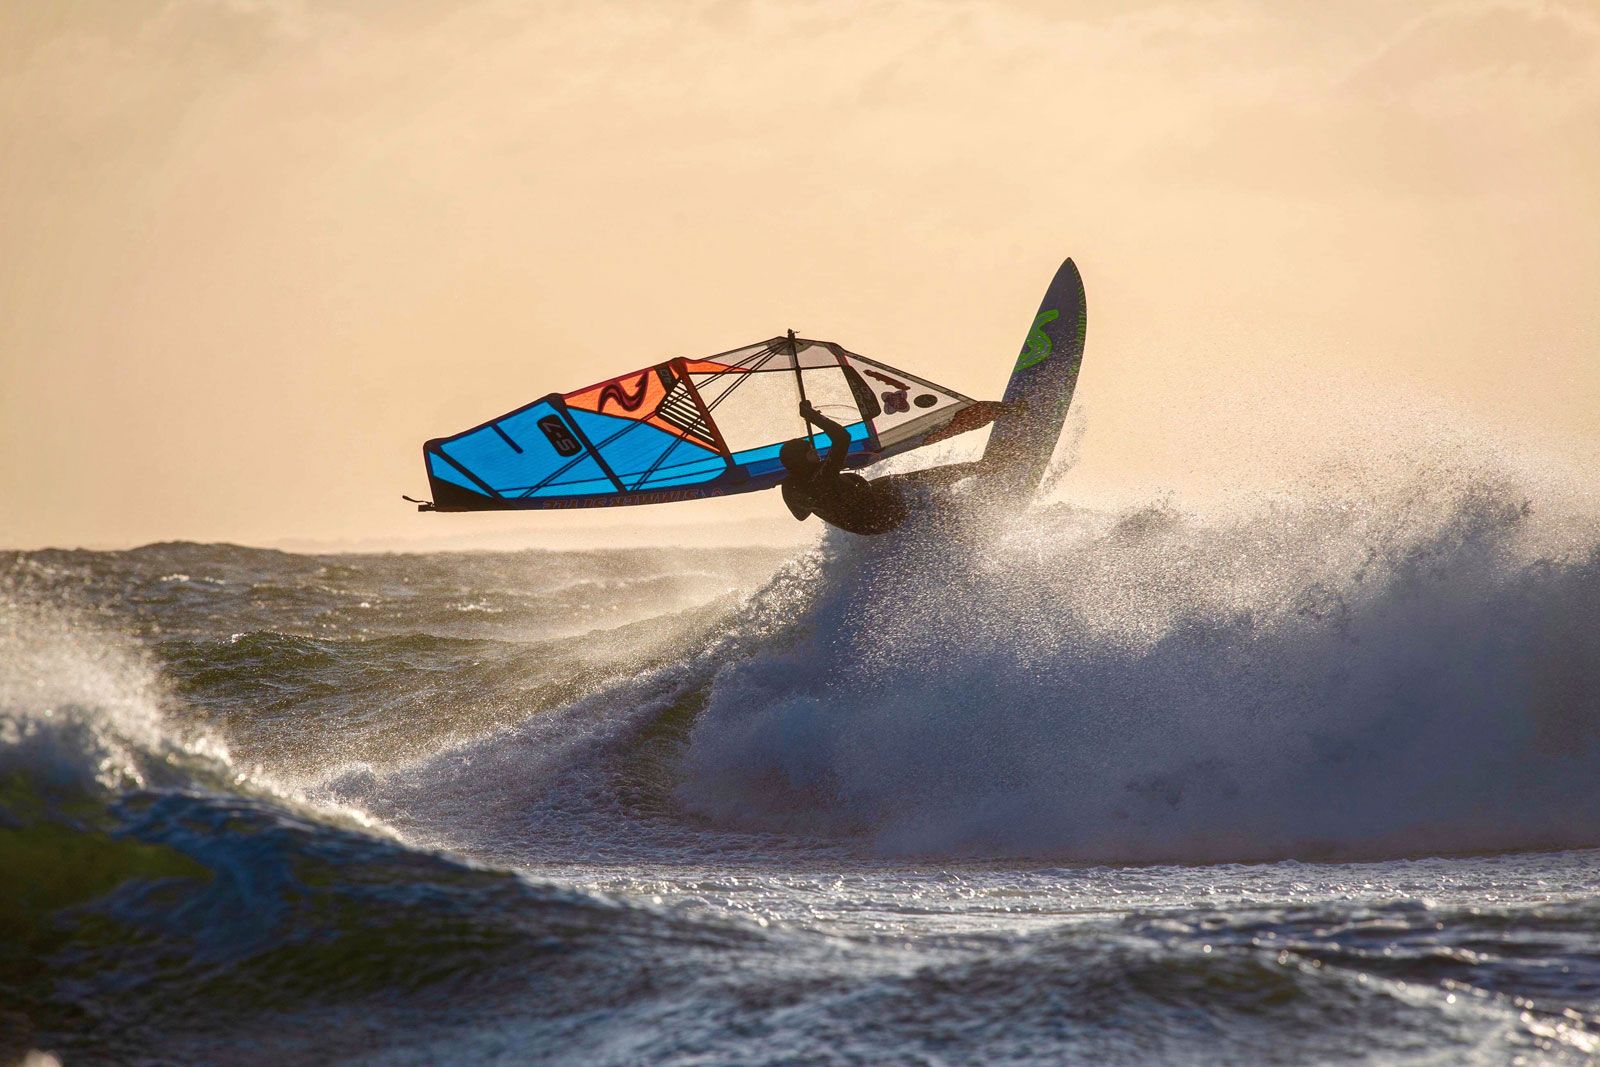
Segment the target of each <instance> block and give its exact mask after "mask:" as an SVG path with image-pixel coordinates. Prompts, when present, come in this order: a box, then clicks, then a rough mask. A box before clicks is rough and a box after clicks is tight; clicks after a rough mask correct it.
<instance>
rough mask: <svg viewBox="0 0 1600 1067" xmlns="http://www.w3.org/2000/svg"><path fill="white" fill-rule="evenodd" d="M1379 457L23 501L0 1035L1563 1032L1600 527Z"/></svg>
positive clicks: (793, 1044) (60, 1044) (1516, 1049)
mask: <svg viewBox="0 0 1600 1067" xmlns="http://www.w3.org/2000/svg"><path fill="white" fill-rule="evenodd" d="M1379 504H1381V506H1379ZM1379 504H1374V505H1373V506H1369V507H1361V508H1352V507H1350V506H1348V502H1343V503H1328V502H1323V503H1318V504H1302V505H1299V506H1296V507H1292V508H1291V507H1283V506H1274V507H1271V508H1266V509H1263V510H1259V511H1256V512H1253V513H1252V514H1251V515H1249V516H1246V517H1243V518H1237V517H1236V518H1234V519H1226V520H1218V519H1209V520H1207V519H1202V518H1200V517H1198V516H1194V515H1185V514H1181V513H1177V512H1174V511H1172V510H1170V509H1165V508H1153V509H1145V510H1139V511H1132V512H1127V513H1122V514H1089V513H1084V512H1075V511H1068V510H1064V509H1058V510H1055V511H1048V510H1047V511H1044V512H1041V513H1038V514H1036V515H1035V516H1033V517H1031V518H1029V519H1028V520H1027V521H1026V522H1024V523H1015V524H1012V525H1009V526H1007V527H1005V528H1003V529H971V530H967V531H965V532H964V533H963V534H962V536H961V537H959V538H955V539H951V538H950V537H948V536H945V535H941V536H939V537H929V536H920V535H916V534H912V535H908V536H904V537H897V538H885V539H882V540H879V541H874V542H863V541H850V540H847V539H841V540H837V541H834V540H827V541H825V542H824V543H823V545H822V546H821V547H820V548H818V549H815V550H810V551H807V552H803V553H798V554H794V553H781V552H776V551H770V550H758V549H752V550H747V551H732V552H730V551H718V552H715V553H700V552H695V551H692V550H688V549H684V550H676V549H674V550H665V549H664V550H659V551H639V550H629V551H615V552H608V551H595V552H586V553H543V552H526V553H505V554H478V553H474V554H468V553H463V554H431V555H389V556H382V555H360V556H355V555H348V556H306V555H292V554H285V553H279V552H270V551H263V550H256V549H247V548H239V547H233V546H210V545H192V544H171V545H156V546H149V547H146V548H141V549H136V550H133V551H128V552H113V553H94V552H66V551H45V552H31V553H14V554H9V555H4V556H0V576H3V577H0V1061H8V1060H18V1059H21V1058H22V1057H23V1056H25V1055H28V1054H30V1053H31V1054H34V1062H36V1063H47V1062H50V1059H49V1058H54V1059H55V1060H56V1061H58V1062H60V1063H62V1064H68V1065H74V1064H101V1063H104V1064H121V1063H127V1064H157V1063H159V1064H168V1063H179V1064H190V1063H193V1064H211V1063H222V1064H253V1063H290V1062H316V1063H372V1064H409V1063H419V1064H420V1063H430V1064H431V1063H438V1062H448V1063H506V1064H510V1063H519V1064H520V1063H532V1062H554V1063H565V1062H573V1063H584V1064H590V1065H599V1064H633V1063H682V1064H691V1063H692V1064H717V1063H728V1064H752V1063H755V1064H760V1063H773V1064H777V1063H917V1064H965V1063H972V1062H990V1063H1060V1062H1064V1061H1065V1062H1089V1063H1151V1062H1161V1063H1201V1064H1210V1063H1217V1064H1225V1063H1293V1064H1301V1063H1349V1062H1368V1063H1407V1064H1409V1063H1417V1064H1423V1063H1427V1064H1439V1063H1451V1064H1453V1063H1462V1062H1474V1063H1493V1064H1501V1063H1508V1062H1513V1061H1517V1060H1520V1062H1526V1063H1544V1062H1550V1063H1566V1062H1570V1063H1587V1062H1592V1061H1593V1059H1594V1058H1595V1056H1596V1055H1597V1054H1600V1039H1597V1037H1596V1027H1597V1025H1600V903H1597V902H1596V898H1595V893H1596V889H1597V888H1600V863H1597V860H1600V854H1597V853H1595V852H1591V851H1586V849H1588V848H1592V847H1594V846H1597V845H1600V637H1597V635H1600V626H1597V625H1596V623H1600V556H1597V555H1596V551H1595V548H1594V543H1593V542H1594V538H1592V536H1591V535H1590V534H1587V533H1585V532H1584V530H1585V529H1586V528H1585V527H1583V526H1582V525H1581V524H1579V525H1578V526H1573V525H1571V524H1561V523H1553V522H1549V521H1546V520H1545V519H1544V518H1542V516H1541V514H1540V512H1539V511H1538V509H1534V508H1530V507H1529V506H1528V502H1527V501H1526V500H1525V499H1523V498H1522V497H1521V496H1519V495H1518V494H1516V493H1513V492H1510V491H1509V490H1507V489H1506V488H1505V486H1503V485H1497V484H1487V483H1470V482H1469V483H1464V484H1460V485H1455V486H1453V487H1451V488H1449V489H1448V490H1439V491H1431V492H1428V493H1422V494H1412V495H1410V496H1403V497H1401V498H1399V499H1397V500H1396V499H1391V500H1388V501H1386V502H1379ZM946 533H947V532H946ZM791 555H792V556H793V558H790V557H791Z"/></svg>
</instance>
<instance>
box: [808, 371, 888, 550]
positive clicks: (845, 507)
mask: <svg viewBox="0 0 1600 1067" xmlns="http://www.w3.org/2000/svg"><path fill="white" fill-rule="evenodd" d="M800 416H801V418H803V419H805V420H806V422H808V423H810V424H812V425H813V426H816V427H817V428H819V429H821V430H823V431H825V432H826V433H827V435H828V457H827V458H826V459H823V458H821V457H819V456H818V455H817V450H816V449H815V448H812V447H811V441H810V439H809V438H803V437H802V438H797V439H795V440H793V441H788V442H786V443H785V444H784V446H783V447H782V448H781V449H779V450H778V460H779V462H781V463H782V464H783V467H784V470H786V471H788V472H789V475H788V477H787V478H785V479H784V481H783V502H784V503H785V504H787V505H789V510H790V511H791V512H793V513H794V517H795V518H797V519H801V520H804V519H805V518H806V517H807V516H808V515H815V516H816V517H817V518H819V519H821V520H823V521H824V522H826V523H829V524H831V525H834V526H837V527H839V529H841V530H847V531H849V532H850V533H853V534H866V535H871V534H881V533H888V532H889V531H890V530H892V529H894V528H895V527H896V526H899V525H900V524H901V523H902V522H905V521H906V515H907V508H906V502H905V500H904V499H903V498H902V497H901V495H900V493H899V491H898V489H897V488H896V486H895V485H893V484H890V483H887V482H884V481H877V482H869V481H867V480H866V479H865V478H863V477H861V475H859V474H854V473H851V472H848V471H846V470H845V469H844V460H845V453H846V452H847V451H848V450H849V448H850V435H849V434H848V433H846V432H845V429H844V427H843V426H840V425H839V424H838V423H837V422H834V421H833V420H832V419H830V418H828V417H827V416H826V415H824V414H822V413H821V412H820V411H818V410H817V409H816V408H814V407H812V406H811V404H810V403H809V402H808V401H804V400H802V401H801V402H800Z"/></svg>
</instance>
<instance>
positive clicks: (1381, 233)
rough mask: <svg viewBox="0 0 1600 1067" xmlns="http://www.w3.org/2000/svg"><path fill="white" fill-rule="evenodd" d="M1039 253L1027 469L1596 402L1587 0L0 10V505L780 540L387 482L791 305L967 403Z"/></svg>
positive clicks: (5, 511)
mask: <svg viewBox="0 0 1600 1067" xmlns="http://www.w3.org/2000/svg"><path fill="white" fill-rule="evenodd" d="M1065 255H1072V256H1073V257H1074V258H1075V259H1076V260H1077V262H1078V264H1079V266H1080V268H1081V269H1082V271H1083V274H1084V278H1085V281H1086V284H1087V288H1088V293H1089V303H1090V322H1089V347H1088V355H1087V357H1086V362H1085V370H1084V374H1083V379H1082V383H1081V386H1080V391H1079V401H1080V403H1081V406H1082V416H1081V417H1082V418H1083V419H1084V424H1083V425H1084V428H1085V432H1086V435H1085V437H1084V439H1083V452H1082V463H1081V465H1080V467H1079V468H1078V469H1077V470H1075V471H1074V472H1073V474H1072V475H1071V476H1070V477H1069V478H1068V480H1067V481H1066V482H1065V483H1064V484H1063V487H1062V491H1063V492H1064V493H1066V494H1067V495H1068V496H1071V495H1073V494H1074V493H1075V492H1081V493H1083V494H1084V495H1086V496H1087V495H1092V494H1093V493H1095V492H1114V491H1123V492H1131V493H1134V494H1136V495H1137V494H1139V493H1144V494H1146V495H1152V494H1156V493H1159V492H1165V491H1174V492H1183V491H1187V490H1189V489H1192V488H1195V487H1203V486H1205V485H1208V484H1212V485H1214V484H1234V483H1236V482H1237V483H1239V484H1243V483H1245V482H1248V481H1250V480H1251V479H1256V480H1259V481H1268V482H1270V481H1271V480H1272V479H1273V478H1276V477H1281V476H1282V470H1283V469H1285V468H1284V464H1285V462H1286V460H1285V457H1286V456H1289V455H1291V454H1294V453H1297V452H1316V451H1318V450H1319V449H1321V448H1323V447H1324V446H1326V445H1327V442H1328V441H1330V440H1333V439H1336V438H1338V436H1339V434H1338V426H1337V425H1335V424H1337V423H1338V422H1339V421H1340V419H1341V416H1340V414H1339V413H1340V412H1341V411H1346V410H1348V411H1357V410H1363V409H1367V408H1370V409H1372V410H1377V411H1386V412H1387V413H1388V415H1387V417H1390V418H1391V420H1393V419H1396V418H1398V419H1401V420H1403V419H1404V417H1405V413H1406V412H1407V411H1408V410H1409V409H1410V407H1411V406H1412V405H1417V404H1425V405H1439V406H1442V407H1444V408H1447V409H1449V410H1451V411H1457V412H1460V413H1461V415H1462V418H1463V419H1465V420H1467V421H1468V422H1469V423H1471V422H1473V421H1474V420H1481V422H1482V425H1484V426H1485V427H1488V426H1506V427H1511V428H1513V429H1515V428H1534V429H1537V431H1538V432H1539V433H1541V434H1547V435H1556V436H1566V437H1570V438H1572V439H1575V440H1580V441H1589V442H1592V441H1594V440H1595V439H1596V438H1597V437H1600V5H1596V4H1595V3H1593V2H1592V0H1571V2H1561V0H1446V2H1439V3H1421V2H1384V3H1380V2H1374V0H1346V2H1340V3H1333V4H1330V3H1325V2H1321V0H1318V2H1303V3H1302V2H1285V0H1276V2H1262V3H1247V2H1233V0H1227V2H1215V3H1212V2H1186V3H1128V4H1111V3H1088V2H1071V0H1061V2H1052V0H886V2H861V0H854V2H836V0H814V2H779V0H711V2H683V3H654V4H646V3H641V2H636V0H635V2H627V3H617V2H605V0H584V2H572V3H561V4H549V3H513V2H494V3H487V2H484V3H475V2H461V0H402V2H395V3H385V4H374V3H367V2H364V0H345V2H327V3H296V2H288V0H164V2H146V0H102V2H91V0H77V2H67V0H60V2H55V0H17V2H13V3H7V4H4V5H0V454H3V457H4V459H3V461H0V546H22V547H28V546H38V545H46V544H49V545H79V544H88V545H108V546H115V545H126V544H133V543H139V542H143V541H149V540H156V539H172V538H183V539H193V540H233V541H242V542H247V543H256V544H273V543H284V542H303V541H306V540H328V541H336V540H351V541H359V542H361V543H385V542H399V541H403V540H404V539H408V538H431V539H434V540H435V541H437V542H441V543H449V541H450V539H452V538H454V537H457V536H459V537H460V538H461V540H462V542H463V543H466V542H467V541H469V540H470V539H471V538H474V537H481V536H483V535H484V534H486V533H491V532H498V533H502V534H508V535H509V534H513V533H516V532H519V531H520V532H534V533H551V534H555V533H561V532H563V531H564V532H566V533H568V534H575V533H582V534H583V536H589V534H588V533H587V532H585V531H590V530H592V528H593V527H595V526H596V525H600V526H605V525H608V524H610V525H615V526H620V527H625V528H627V529H628V530H629V531H631V533H630V536H638V530H639V529H640V528H641V527H643V528H645V529H651V528H657V529H659V528H661V526H660V524H669V525H670V526H672V527H673V528H680V527H682V526H683V525H684V524H696V523H701V522H726V521H730V520H749V519H762V520H764V521H766V522H767V526H769V527H770V529H771V530H774V531H781V532H793V531H790V528H789V527H788V526H785V525H783V523H787V522H788V520H787V519H786V518H784V517H783V510H782V507H781V504H780V503H779V502H778V501H777V499H776V498H775V496H774V495H773V494H758V495H756V496H753V497H750V498H743V499H734V500H729V501H718V502H693V503H685V504H675V505H667V506H662V507H655V508H633V509H618V510H616V511H596V512H587V513H578V514H566V513H561V514H557V513H539V512H535V513H529V514H523V515H512V516H500V515H457V516H436V515H430V516H423V515H417V514H416V513H415V512H414V511H412V510H410V508H409V506H408V505H405V504H404V503H402V502H401V501H400V500H399V497H398V494H400V493H402V492H409V493H412V494H413V495H418V494H424V493H425V492H426V480H425V478H424V476H423V473H422V467H421V462H420V458H419V446H420V444H421V442H422V441H423V440H424V439H425V438H427V437H431V436H435V435H440V434H444V433H448V432H453V431H455V430H459V429H462V428H465V427H466V426H468V425H470V424H475V423H477V422H480V421H482V420H483V419H485V418H487V417H490V416H493V415H496V414H499V413H501V412H503V411H505V410H508V409H510V408H512V407H515V406H517V405H520V404H521V403H524V402H526V401H528V400H531V399H533V398H535V397H537V396H540V395H543V394H545V393H548V392H551V391H553V390H560V391H565V390H569V389H572V388H575V387H577V386H580V385H584V384H587V383H589V382H591V381H594V380H597V379H599V378H601V377H605V376H609V375H610V374H613V373H618V372H621V371H624V370H628V369H632V368H635V367H640V366H644V365H646V364H648V363H652V362H655V361H658V360H660V359H664V358H667V357H670V356H674V355H690V356H693V355H699V354H708V353H711V352H715V351H718V350H722V349H726V348H730V347H733V346H736V345H739V344H743V343H746V342H749V341H753V340H756V339H760V338H764V337H769V336H772V335H773V334H775V333H779V332H781V331H782V330H784V329H786V328H788V327H791V326H792V327H795V328H797V329H799V330H800V331H801V332H802V333H803V334H805V335H807V336H813V337H822V338H828V339H832V340H837V341H839V342H840V343H842V344H844V345H846V346H847V347H849V348H852V349H854V350H856V351H859V352H861V353H863V354H866V355H869V356H873V357H875V358H878V359H882V360H885V361H887V362H890V363H895V364H900V365H903V366H905V367H907V368H908V369H911V370H915V371H918V372H920V373H922V374H924V375H926V376H928V377H931V378H933V379H935V380H937V381H943V382H946V383H948V384H949V385H951V386H953V387H955V388H957V389H960V390H962V391H964V392H967V393H969V394H971V395H974V396H979V397H997V396H998V395H999V393H1000V392H1001V390H1002V389H1003V387H1004V384H1005V377H1006V374H1007V373H1008V370H1009V365H1010V361H1011V358H1012V357H1013V356H1014V354H1015V352H1016V350H1017V347H1018V346H1019V345H1020V343H1021V341H1022V338H1023V334H1024V333H1025V332H1026V327H1027V325H1028V323H1029V321H1030V319H1031V316H1032V313H1033V310H1034V308H1035V306H1036V304H1037V302H1038V299H1039V296H1040V295H1041V293H1042V291H1043V287H1044V285H1045V284H1046V282H1047V281H1048V280H1049V277H1050V275H1051V273H1052V271H1053V270H1054V269H1055V267H1056V265H1057V263H1058V262H1059V261H1060V259H1061V258H1062V257H1063V256H1065ZM1380 421H1381V420H1380ZM1329 447H1331V446H1329ZM779 520H781V522H780V521H779ZM812 525H814V524H812ZM763 528H767V527H763ZM796 530H798V527H797V528H796Z"/></svg>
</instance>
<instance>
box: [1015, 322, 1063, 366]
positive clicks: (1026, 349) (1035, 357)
mask: <svg viewBox="0 0 1600 1067" xmlns="http://www.w3.org/2000/svg"><path fill="white" fill-rule="evenodd" d="M1060 317H1061V312H1059V311H1057V310H1055V309H1054V308H1051V309H1050V310H1049V311H1041V312H1039V314H1038V315H1036V316H1034V320H1033V329H1031V330H1029V331H1028V340H1027V341H1026V342H1024V343H1023V346H1022V354H1021V355H1020V356H1018V357H1017V365H1016V367H1015V368H1014V369H1015V370H1027V369H1028V368H1029V367H1032V366H1034V365H1036V364H1039V363H1043V362H1044V361H1045V360H1047V359H1049V358H1050V353H1052V352H1054V351H1055V345H1054V344H1053V343H1052V342H1051V340H1050V335H1049V334H1047V333H1045V332H1044V328H1045V327H1046V326H1048V325H1049V324H1050V323H1052V322H1054V321H1056V320H1057V319H1059V318H1060Z"/></svg>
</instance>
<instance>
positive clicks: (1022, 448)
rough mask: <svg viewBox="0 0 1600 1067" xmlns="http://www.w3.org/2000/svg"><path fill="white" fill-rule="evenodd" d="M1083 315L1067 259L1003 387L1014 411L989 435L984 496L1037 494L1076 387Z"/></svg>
mask: <svg viewBox="0 0 1600 1067" xmlns="http://www.w3.org/2000/svg"><path fill="white" fill-rule="evenodd" d="M1087 311H1088V309H1087V304H1086V302H1085V298H1084V292H1083V278H1082V277H1081V276H1080V275H1079V274H1078V268H1077V265H1076V264H1074V263H1073V262H1072V260H1070V259H1068V260H1067V261H1066V262H1065V263H1063V264H1061V268H1060V269H1059V270H1057V271H1056V275H1055V277H1054V278H1053V279H1052V280H1051V282H1050V288H1049V289H1047V290H1046V291H1045V294H1044V301H1043V302H1042V303H1041V304H1040V305H1039V312H1038V314H1037V315H1035V316H1034V317H1033V325H1032V326H1031V327H1029V329H1028V336H1027V338H1026V339H1025V340H1024V341H1023V343H1022V351H1021V353H1020V354H1019V355H1018V356H1017V362H1016V366H1015V367H1014V368H1013V369H1012V372H1011V380H1010V381H1009V382H1008V383H1007V384H1006V392H1005V398H1004V402H1005V403H1006V404H1008V405H1016V406H1015V407H1014V408H1012V409H1011V410H1008V411H1007V412H1006V413H1005V414H1003V415H1001V416H1000V417H999V418H997V419H996V420H995V422H994V429H993V430H991V431H990V434H989V444H988V446H987V447H986V448H985V450H984V453H983V460H982V465H981V468H980V471H979V476H980V477H981V479H982V481H983V483H984V488H985V494H986V495H994V496H999V495H1001V494H1003V495H1005V496H1006V497H1008V498H1009V499H1012V500H1016V499H1017V498H1018V497H1019V496H1020V497H1021V498H1022V500H1023V501H1028V500H1031V499H1032V498H1033V494H1034V493H1035V492H1037V491H1038V489H1039V484H1040V483H1041V482H1042V481H1043V480H1044V475H1045V471H1046V470H1047V469H1048V468H1049V466H1050V457H1051V455H1052V454H1053V453H1054V452H1055V448H1056V442H1057V441H1058V440H1060V438H1061V428H1062V426H1063V425H1065V423H1066V421H1067V411H1068V409H1069V408H1070V407H1071V405H1072V393H1073V390H1074V389H1076V388H1077V385H1078V371H1079V369H1080V368H1081V367H1082V366H1083V344H1084V335H1085V330H1086V328H1087V325H1088V314H1087Z"/></svg>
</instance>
